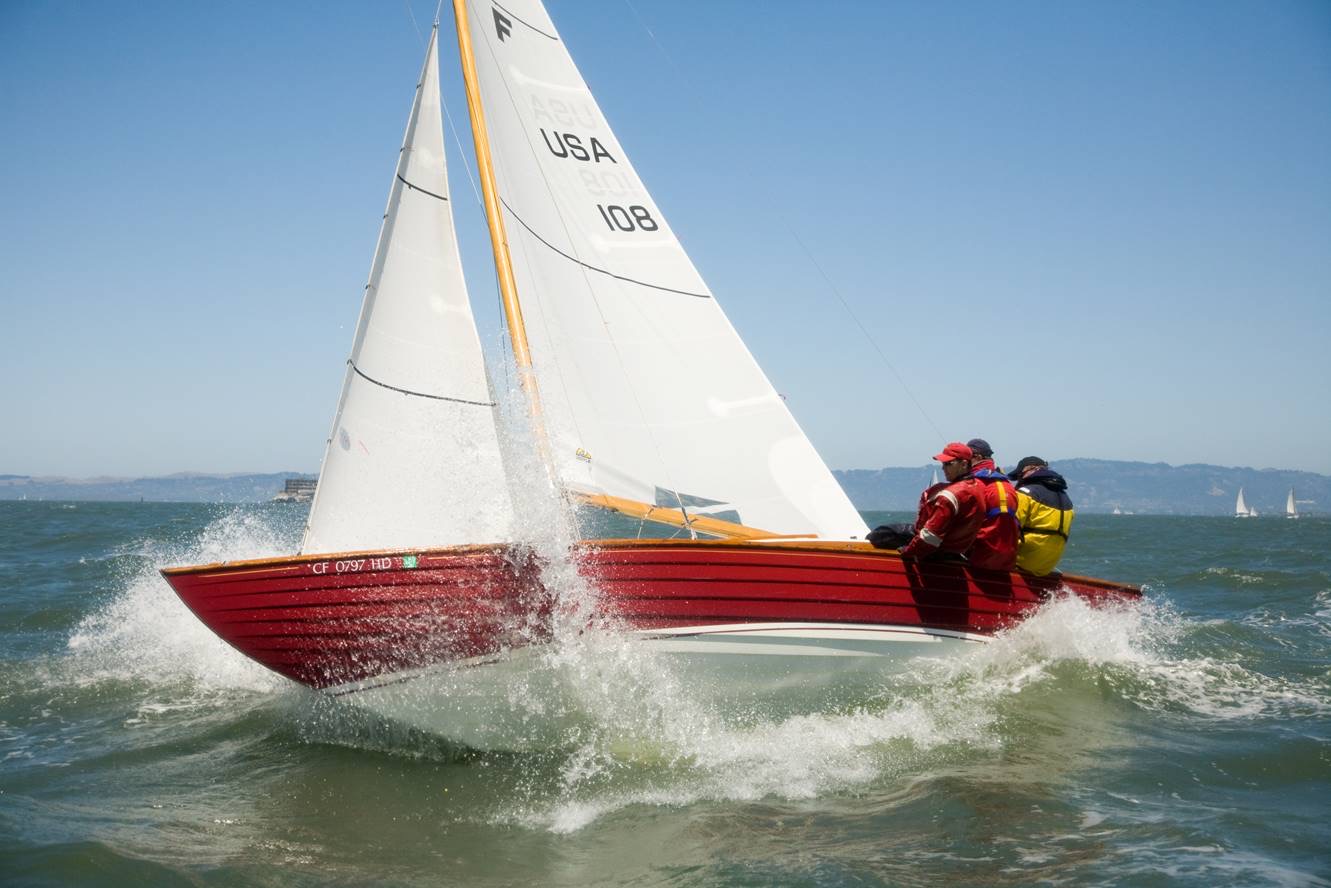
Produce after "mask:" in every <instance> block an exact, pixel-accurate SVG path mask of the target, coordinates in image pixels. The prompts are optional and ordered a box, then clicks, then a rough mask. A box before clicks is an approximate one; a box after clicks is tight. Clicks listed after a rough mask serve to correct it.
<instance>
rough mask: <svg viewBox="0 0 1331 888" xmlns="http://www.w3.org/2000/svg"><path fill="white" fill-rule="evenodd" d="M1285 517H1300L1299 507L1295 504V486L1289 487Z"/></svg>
mask: <svg viewBox="0 0 1331 888" xmlns="http://www.w3.org/2000/svg"><path fill="white" fill-rule="evenodd" d="M1285 517H1286V518H1297V517H1299V507H1298V506H1296V505H1295V504H1294V488H1293V487H1291V488H1290V489H1289V496H1288V497H1287V498H1286V499H1285Z"/></svg>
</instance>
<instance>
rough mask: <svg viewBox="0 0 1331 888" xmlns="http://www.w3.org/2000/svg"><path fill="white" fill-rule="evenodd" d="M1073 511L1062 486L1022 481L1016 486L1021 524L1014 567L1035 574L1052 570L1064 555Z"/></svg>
mask: <svg viewBox="0 0 1331 888" xmlns="http://www.w3.org/2000/svg"><path fill="white" fill-rule="evenodd" d="M1075 515H1076V512H1075V510H1074V509H1073V508H1072V500H1070V499H1069V498H1068V496H1067V494H1066V493H1063V492H1062V491H1061V490H1050V489H1049V488H1047V487H1044V486H1043V485H1036V484H1022V486H1021V487H1019V488H1018V489H1017V521H1018V523H1019V524H1020V525H1021V545H1020V546H1018V547H1017V567H1019V568H1021V569H1022V570H1024V571H1027V572H1028V573H1033V574H1036V575H1037V576H1044V575H1045V574H1048V573H1050V572H1052V571H1053V569H1054V568H1055V567H1057V566H1058V562H1059V559H1061V558H1062V557H1063V549H1064V547H1065V546H1067V542H1068V533H1069V532H1070V531H1071V530H1072V519H1073V517H1074V516H1075Z"/></svg>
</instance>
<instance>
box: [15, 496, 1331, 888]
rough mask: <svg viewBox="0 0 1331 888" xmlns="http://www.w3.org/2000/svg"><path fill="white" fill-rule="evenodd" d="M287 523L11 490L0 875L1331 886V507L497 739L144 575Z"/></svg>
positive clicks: (297, 520) (600, 697)
mask: <svg viewBox="0 0 1331 888" xmlns="http://www.w3.org/2000/svg"><path fill="white" fill-rule="evenodd" d="M303 517H304V512H303V509H302V508H300V507H293V506H284V505H262V506H216V505H199V504H159V503H147V504H137V503H33V502H17V503H16V502H2V503H0V667H2V668H0V884H3V885H124V884H136V883H137V884H151V885H173V884H181V885H370V884H374V885H466V886H472V885H475V886H506V885H558V886H563V885H578V886H584V885H634V886H646V885H671V886H746V885H753V886H767V885H791V886H805V885H807V886H865V885H935V884H940V883H946V884H951V885H1027V884H1033V883H1044V884H1071V885H1084V884H1094V885H1171V886H1172V885H1200V886H1208V888H1210V886H1213V885H1216V884H1225V885H1331V850H1328V849H1331V717H1329V716H1331V657H1329V656H1328V654H1329V653H1331V556H1329V555H1328V549H1329V548H1331V520H1328V519H1323V518H1304V519H1300V520H1298V521H1287V520H1284V519H1280V518H1273V519H1258V520H1255V521H1236V520H1234V519H1220V518H1166V517H1145V516H1120V517H1111V516H1092V515H1083V516H1079V517H1078V519H1077V528H1076V532H1075V534H1074V541H1073V545H1072V547H1071V548H1070V550H1069V554H1068V557H1067V558H1066V559H1065V564H1064V566H1065V568H1066V569H1068V570H1069V571H1073V572H1077V573H1088V574H1094V575H1098V576H1104V577H1108V578H1111V579H1118V580H1126V581H1132V582H1138V583H1143V584H1145V585H1146V586H1147V587H1148V588H1147V595H1146V600H1145V602H1144V604H1143V605H1142V606H1140V607H1136V608H1126V609H1120V610H1113V611H1094V610H1091V609H1088V608H1086V607H1085V606H1082V605H1080V604H1079V603H1077V602H1075V601H1057V602H1054V603H1051V604H1050V605H1049V606H1047V607H1046V608H1045V609H1044V610H1043V611H1042V612H1041V613H1040V614H1038V615H1037V616H1036V617H1034V618H1033V619H1031V620H1030V621H1028V622H1026V623H1025V624H1023V625H1022V626H1020V627H1018V628H1016V629H1014V630H1013V631H1011V632H1009V633H1007V634H1006V635H1004V636H1002V637H1000V638H999V639H997V640H996V641H995V642H994V643H992V644H989V645H986V646H983V647H982V648H980V649H978V650H976V651H974V652H973V653H972V654H969V655H967V656H966V657H964V658H961V659H958V660H956V661H951V662H948V663H946V664H939V663H924V664H922V665H921V668H920V669H919V671H918V674H915V675H913V676H911V677H910V678H909V679H903V680H893V681H885V682H884V685H883V687H882V688H881V689H880V690H879V691H878V692H876V693H874V694H871V695H869V696H868V697H866V699H865V700H863V701H862V702H861V703H859V704H857V705H854V706H850V707H843V708H841V709H839V710H837V711H835V712H831V713H827V714H824V715H818V716H802V717H797V718H787V719H784V720H779V719H776V720H763V719H761V718H759V719H755V720H751V721H749V722H748V723H745V724H744V725H742V726H740V727H733V726H732V727H727V726H725V725H720V724H718V723H716V722H715V721H713V720H710V719H708V718H706V715H705V713H704V712H701V711H700V710H699V709H698V708H697V707H695V706H693V705H692V704H691V703H690V701H689V700H688V699H687V696H688V688H681V687H678V686H672V685H671V684H670V682H669V681H668V677H665V676H663V677H661V680H660V686H659V688H653V687H652V686H651V682H652V677H651V676H650V675H648V676H644V674H643V670H642V669H633V668H622V669H621V668H616V669H613V670H604V669H601V670H596V671H595V672H594V673H593V672H591V671H589V672H588V680H589V682H591V681H593V680H594V681H595V683H596V685H597V687H596V693H594V694H588V695H587V698H586V699H587V704H586V705H587V709H588V711H587V712H586V713H584V715H585V719H584V720H583V723H582V724H581V725H580V727H579V728H578V730H577V731H576V732H571V733H570V734H569V736H568V737H567V738H565V741H566V742H563V743H559V744H555V745H552V747H551V748H550V749H548V750H543V751H539V752H535V753H528V754H522V755H516V754H482V753H476V752H471V751H467V750H462V749H458V748H454V747H451V746H449V745H448V744H447V743H444V742H442V741H440V740H438V739H436V738H433V737H429V736H424V735H420V734H416V733H412V732H410V731H406V730H403V729H400V728H396V727H394V726H392V725H386V724H381V723H376V722H375V721H373V720H371V719H366V718H364V717H362V716H358V715H357V714H356V713H355V712H354V711H349V710H347V709H345V708H343V707H341V706H339V705H338V704H336V703H335V702H332V701H329V700H327V699H326V698H323V697H321V696H319V695H318V694H315V693H313V692H311V691H308V690H306V689H304V688H301V687H299V686H297V685H295V684H293V683H291V682H288V681H286V680H285V679H282V678H279V677H277V676H274V675H272V674H271V673H268V672H267V671H265V670H264V669H262V668H261V667H259V666H257V665H255V664H253V663H251V662H249V661H248V660H246V659H245V658H244V657H242V656H241V655H240V654H238V653H236V652H234V651H233V650H231V649H230V648H229V647H227V646H226V645H225V644H223V643H222V642H220V641H218V640H217V639H216V638H214V637H213V636H212V634H211V633H210V632H208V630H206V629H205V628H203V626H202V625H200V624H199V623H198V621H197V620H195V619H194V617H193V616H192V615H191V614H190V613H189V612H188V611H187V610H186V609H185V608H184V606H183V605H181V604H180V603H179V602H178V601H177V600H176V598H175V596H174V595H173V594H172V593H171V591H170V590H169V589H168V587H167V586H166V584H165V582H163V581H162V580H161V578H160V577H159V576H158V574H157V570H158V568H160V567H162V566H165V565H169V564H188V563H198V562H200V561H213V560H219V559H223V558H241V557H257V556H262V555H272V554H281V553H284V552H288V551H291V550H292V549H293V548H294V547H295V544H296V541H297V538H298V536H299V531H300V524H301V521H302V520H303ZM868 517H869V520H870V523H871V524H872V523H876V522H877V521H879V520H883V519H884V518H885V517H888V516H882V515H870V516H868ZM892 517H895V516H892ZM593 655H595V652H593ZM617 655H618V656H621V657H622V656H624V653H623V652H622V651H620V652H618V654H617ZM577 665H578V664H576V663H575V664H574V666H575V667H577ZM585 665H586V666H588V668H589V669H590V667H592V666H594V665H595V664H592V663H588V664H585ZM644 682H646V684H644ZM653 701H655V702H653Z"/></svg>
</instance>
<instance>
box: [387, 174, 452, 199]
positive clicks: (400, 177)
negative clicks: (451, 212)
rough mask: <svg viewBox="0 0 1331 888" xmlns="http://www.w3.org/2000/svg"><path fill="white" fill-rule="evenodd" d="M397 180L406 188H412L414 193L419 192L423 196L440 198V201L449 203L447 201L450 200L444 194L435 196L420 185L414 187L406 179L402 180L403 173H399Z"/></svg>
mask: <svg viewBox="0 0 1331 888" xmlns="http://www.w3.org/2000/svg"><path fill="white" fill-rule="evenodd" d="M397 180H398V181H399V182H401V183H402V184H403V185H406V186H407V187H408V188H410V189H411V190H412V191H419V192H420V193H421V194H428V195H430V197H437V198H439V199H440V200H442V201H447V200H448V198H446V197H444V196H443V195H442V194H435V193H434V192H433V191H426V190H425V189H424V188H422V187H421V186H419V185H413V184H411V183H410V182H408V181H407V180H406V179H404V178H402V174H401V173H398V174H397Z"/></svg>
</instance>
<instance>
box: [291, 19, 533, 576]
mask: <svg viewBox="0 0 1331 888" xmlns="http://www.w3.org/2000/svg"><path fill="white" fill-rule="evenodd" d="M436 34H437V30H436V32H435V33H434V34H431V36H430V43H429V48H428V50H427V51H426V57H425V65H424V67H423V69H422V70H421V78H420V82H419V83H418V84H417V87H416V98H415V102H414V103H413V104H412V108H411V116H410V118H409V119H408V122H407V131H406V136H405V137H404V139H403V142H402V150H401V152H400V153H399V156H398V163H397V170H396V172H395V174H394V177H393V184H392V188H391V190H390V191H389V196H388V208H387V210H386V211H385V213H384V222H383V228H382V229H381V231H380V234H379V243H378V246H377V248H376V249H375V254H374V261H373V263H372V265H371V269H370V278H369V283H368V284H367V285H366V287H365V300H364V303H363V305H362V307H361V315H360V321H359V323H358V324H357V326H356V337H355V340H354V342H353V344H352V348H351V359H350V360H349V361H348V362H347V372H346V379H345V381H344V382H343V386H342V395H341V399H340V400H339V402H338V407H337V413H336V415H335V418H334V420H333V430H332V434H331V436H330V438H329V441H328V447H327V450H326V451H325V454H324V460H323V466H322V468H321V469H320V472H319V485H318V489H317V492H316V494H315V498H314V503H313V505H312V506H311V508H310V517H309V523H308V524H307V526H306V530H305V539H304V542H303V544H302V546H301V550H302V551H303V552H334V551H347V550H356V549H377V548H399V547H425V546H442V545H450V544H457V543H469V542H487V543H490V542H500V541H504V540H508V539H510V538H511V533H512V531H511V527H512V517H513V507H512V504H511V501H510V499H509V494H508V487H507V484H506V482H505V480H504V471H503V465H502V463H501V460H500V454H499V441H498V435H497V432H496V426H495V417H496V408H495V404H494V398H493V397H492V395H491V392H490V388H489V385H488V382H487V378H486V374H485V365H484V360H483V357H482V353H481V345H480V339H479V337H478V336H477V333H476V323H475V320H474V319H473V317H472V313H471V306H470V304H469V302H468V299H467V290H466V284H465V283H464V281H463V278H462V266H461V263H460V261H459V258H458V248H457V236H456V234H455V232H454V229H453V214H452V211H451V209H450V206H449V201H448V182H447V177H446V173H445V160H444V140H443V127H442V123H441V117H440V103H439V67H438V62H437V60H436V52H435V43H436Z"/></svg>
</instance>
